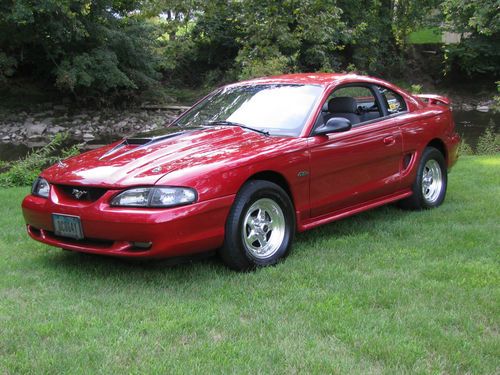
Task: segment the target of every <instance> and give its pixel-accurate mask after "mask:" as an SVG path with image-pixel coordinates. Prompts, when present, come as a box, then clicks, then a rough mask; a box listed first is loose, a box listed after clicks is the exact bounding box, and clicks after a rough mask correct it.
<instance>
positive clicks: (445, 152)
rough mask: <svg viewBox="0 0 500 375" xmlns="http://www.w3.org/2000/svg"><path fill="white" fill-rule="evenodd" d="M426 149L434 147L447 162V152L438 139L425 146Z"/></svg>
mask: <svg viewBox="0 0 500 375" xmlns="http://www.w3.org/2000/svg"><path fill="white" fill-rule="evenodd" d="M426 147H434V148H436V149H438V150H439V151H440V152H441V153H442V154H443V157H444V160H446V161H447V162H448V152H447V150H446V146H445V144H444V142H443V141H442V140H440V139H439V138H434V139H433V140H432V141H430V142H429V143H428V144H427V146H426Z"/></svg>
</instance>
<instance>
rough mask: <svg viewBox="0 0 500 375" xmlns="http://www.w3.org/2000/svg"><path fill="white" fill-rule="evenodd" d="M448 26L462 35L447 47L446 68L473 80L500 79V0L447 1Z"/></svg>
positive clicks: (445, 15) (446, 17)
mask: <svg viewBox="0 0 500 375" xmlns="http://www.w3.org/2000/svg"><path fill="white" fill-rule="evenodd" d="M442 10H443V13H444V19H445V21H446V24H445V27H446V28H447V29H448V30H450V31H453V32H457V33H460V34H461V35H462V39H461V42H460V43H458V44H454V45H448V46H446V49H445V53H446V68H447V70H448V71H449V72H450V71H451V72H453V71H457V72H461V73H465V74H467V75H468V76H469V77H472V76H474V75H478V74H483V75H485V74H488V75H489V76H490V77H491V76H493V77H499V76H500V49H499V48H498V45H500V12H499V9H498V1H497V0H445V1H443V3H442Z"/></svg>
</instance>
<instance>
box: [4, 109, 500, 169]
mask: <svg viewBox="0 0 500 375" xmlns="http://www.w3.org/2000/svg"><path fill="white" fill-rule="evenodd" d="M453 117H454V118H455V123H456V129H457V132H458V133H459V134H460V135H461V136H462V137H464V138H465V139H466V141H467V143H468V144H469V145H470V146H471V147H472V148H473V149H475V147H476V145H477V140H478V139H479V137H480V136H481V134H483V133H484V131H485V130H486V129H487V128H488V127H493V129H494V132H495V133H499V132H500V113H494V112H491V111H490V112H486V113H484V112H479V111H454V112H453ZM118 138H119V137H118V136H117V137H115V138H113V137H108V138H105V139H94V140H93V141H92V142H91V143H88V144H87V148H89V149H90V148H94V147H96V146H97V145H103V144H108V143H110V142H112V141H115V140H116V139H118ZM75 143H78V142H77V141H75ZM36 146H37V145H35V146H32V147H29V146H27V145H23V144H12V143H0V160H3V161H14V160H18V159H19V158H21V157H23V156H25V155H26V154H27V153H28V152H29V151H30V150H32V149H33V148H36Z"/></svg>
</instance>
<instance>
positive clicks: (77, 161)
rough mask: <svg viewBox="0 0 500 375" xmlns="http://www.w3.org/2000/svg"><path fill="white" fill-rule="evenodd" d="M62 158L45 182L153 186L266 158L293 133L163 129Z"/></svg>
mask: <svg viewBox="0 0 500 375" xmlns="http://www.w3.org/2000/svg"><path fill="white" fill-rule="evenodd" d="M161 133H162V134H161V135H157V134H151V133H150V134H143V135H139V136H137V137H132V138H128V139H124V140H122V141H119V142H115V143H113V144H111V145H109V146H105V147H102V148H99V149H96V150H92V151H88V152H86V153H83V154H81V155H78V156H74V157H72V158H69V159H66V160H64V161H61V162H59V163H57V164H55V165H53V166H52V167H50V168H48V169H46V170H45V171H44V172H43V173H42V177H44V178H46V179H47V180H48V181H49V182H51V183H55V184H64V185H86V186H96V187H108V188H112V187H116V188H120V187H127V186H137V185H153V184H155V183H156V182H157V181H158V180H159V179H160V178H162V177H163V176H165V175H166V174H168V173H170V172H173V171H177V170H181V169H187V168H198V169H199V173H203V172H204V171H205V172H206V171H208V169H210V168H211V169H213V168H214V167H217V168H220V169H225V168H231V167H233V166H235V165H236V164H239V165H243V164H244V163H245V162H248V161H250V160H251V159H252V158H255V157H266V155H268V156H269V154H272V153H276V152H280V149H281V148H282V147H280V146H285V145H287V144H289V143H290V142H292V141H293V140H294V138H290V137H274V136H265V135H262V134H259V133H256V132H254V131H250V130H245V129H242V128H240V127H226V126H221V127H210V128H198V129H189V130H182V129H179V128H169V129H162V131H161Z"/></svg>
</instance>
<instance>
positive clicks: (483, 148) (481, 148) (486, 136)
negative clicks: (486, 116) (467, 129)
mask: <svg viewBox="0 0 500 375" xmlns="http://www.w3.org/2000/svg"><path fill="white" fill-rule="evenodd" d="M497 152H500V137H499V134H495V124H494V123H493V121H490V125H489V127H488V128H487V129H486V130H485V131H484V133H483V134H482V135H481V136H480V137H479V139H478V141H477V153H478V154H482V155H492V154H496V153H497Z"/></svg>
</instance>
